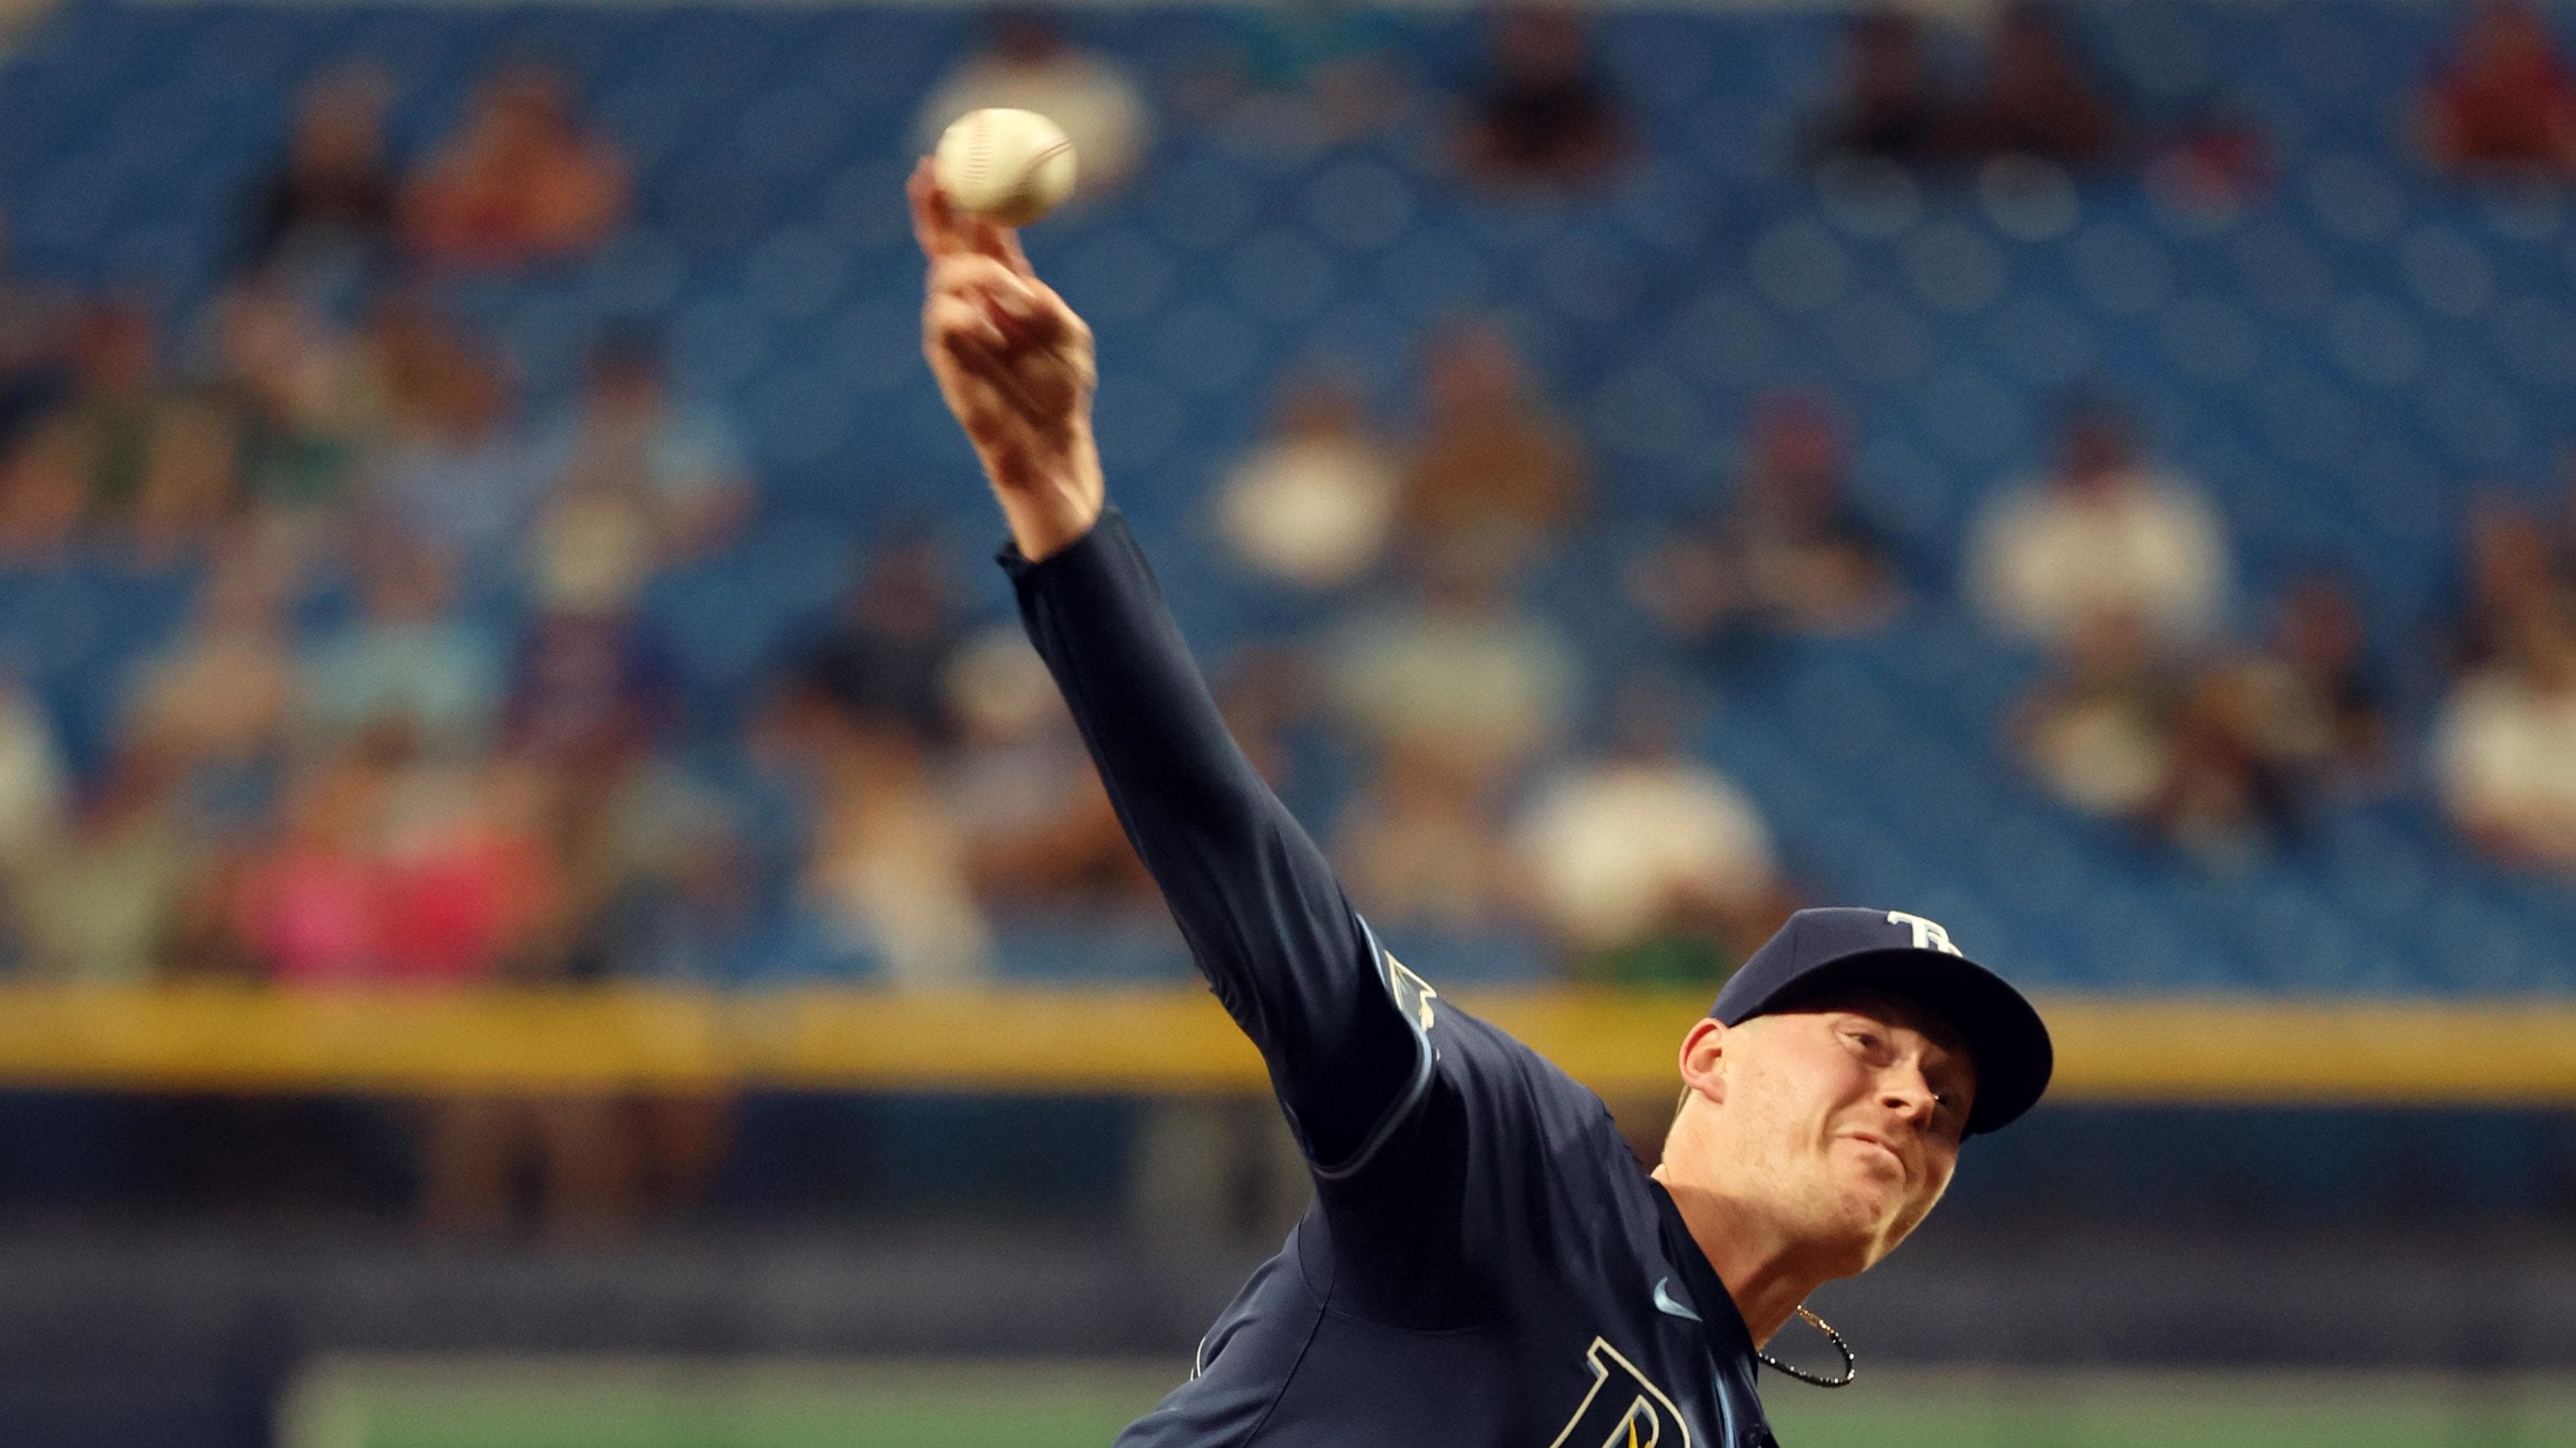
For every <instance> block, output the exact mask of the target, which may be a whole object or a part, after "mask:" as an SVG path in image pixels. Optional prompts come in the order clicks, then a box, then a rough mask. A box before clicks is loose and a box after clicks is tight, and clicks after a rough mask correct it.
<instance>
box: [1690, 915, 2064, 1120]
mask: <svg viewBox="0 0 2576 1448" xmlns="http://www.w3.org/2000/svg"><path fill="white" fill-rule="evenodd" d="M1845 989H1854V990H1883V991H1885V992H1887V993H1888V994H1890V995H1893V996H1900V997H1903V998H1904V999H1906V1000H1910V1001H1913V1002H1915V1003H1917V1004H1919V1005H1921V1006H1922V1007H1923V1008H1924V1009H1926V1010H1929V1011H1931V1012H1932V1013H1933V1014H1934V1015H1936V1016H1939V1017H1940V1018H1941V1019H1943V1020H1945V1021H1947V1022H1949V1023H1950V1026H1951V1028H1952V1029H1954V1030H1956V1031H1957V1032H1958V1033H1959V1036H1960V1039H1961V1040H1963V1041H1964V1042H1966V1044H1967V1048H1968V1056H1969V1058H1970V1059H1971V1060H1973V1061H1975V1062H1976V1066H1977V1100H1976V1104H1975V1105H1974V1106H1972V1107H1970V1108H1969V1110H1968V1125H1967V1130H1966V1133H1965V1134H1966V1135H1969V1136H1978V1135H1982V1134H1984V1133H1986V1132H1989V1131H1993V1130H1996V1129H1998V1128H2000V1127H2003V1126H2007V1125H2010V1124H2011V1122H2012V1120H2013V1118H2015V1117H2017V1116H2019V1115H2021V1114H2022V1113H2023V1112H2025V1111H2028V1110H2029V1109H2030V1108H2031V1105H2032V1103H2034V1102H2036V1101H2038V1100H2039V1096H2040V1093H2041V1092H2043V1091H2046V1090H2047V1089H2048V1076H2049V1072H2050V1071H2051V1070H2052V1069H2054V1067H2055V1065H2056V1060H2057V1054H2056V1050H2055V1048H2053V1047H2052V1046H2050V1045H2049V1042H2048V1026H2047V1024H2046V1023H2044V1022H2042V1021H2041V1020H2040V1018H2039V1012H2038V1011H2036V1010H2034V1009H2032V1007H2031V1004H2030V1002H2029V1001H2028V1000H2025V999H2024V998H2023V997H2022V993H2021V992H2020V991H2017V990H2015V989H2013V988H2012V986H2011V985H2009V984H2007V983H2006V982H2005V980H2004V978H2003V977H2002V976H1999V975H1997V974H1995V973H1994V972H1993V971H1991V970H1988V969H1986V968H1985V967H1984V966H1982V965H1979V964H1977V963H1976V962H1975V961H1973V960H1970V959H1968V958H1967V957H1966V956H1965V955H1962V954H1960V953H1959V948H1958V947H1957V946H1955V945H1953V944H1951V943H1950V932H1948V931H1946V930H1944V929H1942V928H1941V927H1940V926H1939V925H1937V924H1935V923H1933V922H1932V921H1929V920H1926V919H1924V918H1923V917H1922V916H1919V915H1908V914H1906V913H1905V912H1903V911H1901V910H1856V909H1851V908H1848V907H1836V908H1832V909H1824V910H1801V911H1799V912H1798V913H1797V914H1795V915H1792V916H1790V917H1789V923H1788V924H1786V925H1783V926H1781V927H1780V930H1779V933H1777V934H1775V935H1773V936H1772V937H1771V938H1770V939H1769V940H1768V941H1765V942H1764V943H1763V946H1762V948H1761V949H1760V950H1757V951H1755V952H1753V958H1752V959H1750V960H1747V961H1746V962H1744V965H1743V966H1742V968H1740V969H1738V970H1737V971H1736V972H1735V974H1734V975H1732V976H1729V977H1728V978H1727V981H1726V985H1725V987H1724V988H1723V989H1721V990H1720V991H1718V993H1717V1003H1716V1004H1715V1005H1712V1006H1710V1007H1709V1008H1708V1013H1709V1014H1710V1015H1711V1016H1714V1017H1716V1018H1717V1019H1718V1020H1721V1021H1724V1022H1725V1023H1726V1024H1728V1025H1730V1026H1733V1025H1740V1024H1742V1023H1743V1022H1745V1021H1748V1020H1750V1019H1752V1018H1753V1017H1755V1016H1759V1015H1767V1014H1769V1013H1770V1012H1773V1011H1783V1010H1791V1009H1795V1008H1796V1007H1797V1006H1798V1005H1799V1004H1801V1003H1802V1002H1804V1001H1807V1000H1810V999H1813V998H1814V997H1816V996H1818V995H1821V994H1823V993H1824V992H1826V991H1831V990H1845Z"/></svg>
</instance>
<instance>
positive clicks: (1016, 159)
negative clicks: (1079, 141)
mask: <svg viewBox="0 0 2576 1448" xmlns="http://www.w3.org/2000/svg"><path fill="white" fill-rule="evenodd" d="M932 174H933V175H934V176H935V177H936V178H937V179H938V182H939V189H940V190H942V191H944V192H946V193H948V196H949V199H951V200H953V201H955V202H956V203H957V204H958V205H959V206H962V207H964V208H966V209H967V210H968V211H971V212H974V213H975V214H976V215H978V216H981V217H983V218H984V219H985V220H987V221H990V222H992V223H993V224H994V225H996V226H1026V225H1028V224H1029V223H1030V222H1032V221H1035V220H1037V219H1038V218H1039V217H1041V216H1044V215H1046V214H1047V213H1048V212H1050V211H1053V210H1055V209H1056V208H1057V207H1058V206H1061V205H1063V204H1064V201H1065V198H1066V197H1069V196H1071V195H1072V194H1073V176H1074V162H1073V142H1071V141H1069V140H1067V139H1065V134H1064V131H1063V129H1062V128H1061V127H1059V126H1057V125H1056V123H1055V122H1053V121H1050V120H1048V119H1047V118H1046V117H1044V116H1042V115H1039V114H1038V113H1037V112H1035V111H1014V110H1006V109H999V108H996V109H991V110H981V111H968V112H967V113H966V114H964V115H962V116H959V117H958V118H957V119H956V120H955V121H953V122H951V123H950V124H949V127H948V129H947V130H946V131H944V132H942V133H940V137H939V151H938V153H937V155H936V156H935V157H934V158H933V160H932Z"/></svg>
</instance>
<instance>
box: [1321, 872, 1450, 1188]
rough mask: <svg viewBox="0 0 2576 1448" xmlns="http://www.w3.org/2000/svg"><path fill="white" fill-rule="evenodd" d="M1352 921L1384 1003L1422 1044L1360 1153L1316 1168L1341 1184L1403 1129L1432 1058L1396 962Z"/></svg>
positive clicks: (1424, 1091)
mask: <svg viewBox="0 0 2576 1448" xmlns="http://www.w3.org/2000/svg"><path fill="white" fill-rule="evenodd" d="M1351 919H1352V920H1354V921H1357V922H1358V924H1359V927H1360V934H1361V936H1362V937H1364V938H1365V939H1366V940H1367V941H1368V948H1369V964H1370V966H1371V968H1373V969H1375V970H1376V971H1377V973H1378V977H1379V981H1380V983H1381V984H1383V985H1384V986H1385V987H1386V996H1387V1000H1388V1001H1389V1002H1391V1003H1393V1004H1394V1006H1395V1008H1396V1009H1397V1010H1399V1011H1402V1012H1403V1013H1404V1023H1405V1025H1406V1026H1408V1027H1410V1028H1411V1029H1412V1031H1413V1039H1414V1040H1415V1041H1416V1042H1417V1043H1419V1044H1420V1045H1421V1047H1422V1054H1421V1058H1420V1059H1419V1060H1417V1061H1416V1062H1415V1063H1414V1067H1413V1082H1412V1084H1411V1085H1409V1086H1407V1087H1405V1088H1404V1094H1403V1095H1402V1096H1400V1097H1398V1098H1396V1101H1395V1104H1394V1105H1392V1106H1389V1107H1388V1108H1387V1109H1386V1115H1385V1116H1383V1117H1381V1118H1380V1119H1379V1121H1378V1124H1377V1125H1376V1127H1374V1128H1373V1129H1371V1130H1370V1132H1369V1134H1368V1140H1366V1141H1364V1142H1362V1143H1360V1149H1359V1151H1358V1152H1357V1153H1355V1154H1354V1155H1353V1156H1352V1157H1351V1159H1350V1160H1349V1161H1346V1162H1343V1163H1342V1164H1341V1165H1339V1166H1331V1167H1326V1166H1318V1167H1316V1168H1315V1175H1317V1176H1319V1177H1321V1178H1323V1179H1324V1180H1326V1181H1328V1182H1337V1181H1340V1180H1342V1179H1343V1178H1345V1177H1348V1176H1351V1175H1354V1174H1355V1173H1357V1172H1358V1171H1359V1169H1360V1168H1362V1167H1364V1166H1367V1165H1368V1164H1369V1159H1370V1158H1372V1157H1374V1156H1376V1155H1377V1154H1378V1151H1379V1150H1380V1149H1381V1148H1383V1147H1384V1146H1385V1145H1386V1144H1387V1141H1388V1140H1389V1139H1390V1138H1392V1137H1393V1136H1394V1135H1395V1131H1396V1128H1397V1127H1399V1126H1402V1125H1403V1124H1404V1119H1405V1118H1406V1117H1408V1116H1411V1115H1412V1114H1413V1109H1414V1108H1415V1107H1417V1106H1419V1105H1421V1104H1422V1098H1423V1097H1425V1096H1427V1095H1429V1094H1431V1063H1432V1059H1433V1054H1432V1049H1431V1031H1430V1029H1429V1028H1428V1027H1426V1026H1425V1025H1423V1023H1422V1013H1421V1012H1420V1011H1417V1010H1413V1009H1411V1008H1409V1007H1408V1006H1406V1005H1405V1003H1404V999H1403V997H1401V996H1399V995H1397V994H1396V993H1395V961H1394V959H1393V957H1391V956H1389V955H1388V954H1387V953H1386V947H1384V946H1382V945H1379V944H1378V943H1377V932H1376V931H1374V930H1371V929H1369V923H1368V921H1367V920H1366V919H1365V918H1363V917H1362V916H1361V915H1360V913H1359V912H1358V911H1356V910H1354V911H1352V912H1351Z"/></svg>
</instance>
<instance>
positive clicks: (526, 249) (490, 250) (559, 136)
mask: <svg viewBox="0 0 2576 1448" xmlns="http://www.w3.org/2000/svg"><path fill="white" fill-rule="evenodd" d="M627 185H628V182H627V164H626V158H625V156H624V155H623V154H622V153H621V152H620V151H619V150H618V148H617V146H616V144H615V143H614V142H613V141H611V140H610V139H609V138H608V137H607V136H605V135H603V134H601V133H600V132H598V131H596V130H594V129H592V128H590V127H589V126H587V125H585V124H584V123H583V122H582V121H581V120H580V118H579V117H578V116H577V115H576V114H575V112H574V106H573V95H572V86H571V83H570V82H569V81H567V80H566V79H565V78H564V77H563V76H562V75H560V74H558V73H557V72H555V71H553V70H551V69H549V68H547V67H544V66H539V65H531V64H526V63H521V64H517V65H512V66H509V67H507V68H505V69H503V70H502V71H500V72H499V73H498V74H496V75H495V76H493V77H492V78H491V79H490V80H489V81H486V82H485V83H484V85H483V88H482V89H481V91H480V92H479V93H478V94H477V95H476V96H475V97H474V100H473V103H472V107H471V109H470V111H469V113H468V114H467V116H466V119H465V124H464V126H463V128H462V129H460V130H459V131H458V132H457V134H455V135H454V136H452V137H450V138H449V139H448V141H447V143H446V144H445V145H443V146H441V147H440V148H439V149H438V151H437V152H436V153H435V154H433V155H432V156H431V157H430V158H429V162H428V164H427V166H426V167H424V168H423V169H422V171H421V173H420V174H419V175H418V176H417V177H415V178H413V180H412V181H411V183H410V185H409V187H408V188H407V190H406V193H405V195H404V197H403V203H402V204H403V214H404V229H405V233H406V235H407V236H408V238H409V240H410V243H411V246H412V248H413V249H414V250H415V251H416V252H417V253H419V255H420V256H422V257H423V258H424V259H426V260H428V261H430V262H433V263H437V264H440V265H445V266H458V267H490V268H499V269H511V268H517V267H524V266H530V265H534V264H537V263H541V262H549V261H560V260H564V259H567V258H571V257H576V256H579V255H581V254H583V253H584V252H587V251H589V250H591V249H592V248H593V247H595V246H597V245H598V244H599V243H600V241H601V240H603V239H604V238H605V237H606V236H607V235H608V233H609V232H610V230H612V229H613V228H614V227H615V226H616V225H617V223H618V222H619V221H621V220H623V219H624V217H625V215H626V204H627V194H626V193H627Z"/></svg>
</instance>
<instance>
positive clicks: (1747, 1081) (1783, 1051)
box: [1718, 992, 1976, 1273]
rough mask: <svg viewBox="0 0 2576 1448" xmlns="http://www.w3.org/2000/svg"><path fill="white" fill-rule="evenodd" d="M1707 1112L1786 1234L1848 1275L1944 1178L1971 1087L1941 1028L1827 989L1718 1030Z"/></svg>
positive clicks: (1902, 1010)
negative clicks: (1721, 1123) (1790, 1007)
mask: <svg viewBox="0 0 2576 1448" xmlns="http://www.w3.org/2000/svg"><path fill="white" fill-rule="evenodd" d="M1724 1045H1725V1049H1724V1056H1725V1058H1727V1059H1726V1060H1725V1064H1724V1067H1723V1070H1724V1098H1723V1100H1722V1102H1721V1103H1720V1107H1721V1109H1720V1111H1719V1113H1718V1114H1719V1116H1720V1117H1721V1118H1733V1120H1731V1121H1727V1122H1726V1123H1725V1128H1724V1130H1723V1135H1724V1136H1725V1137H1726V1138H1727V1140H1728V1142H1729V1148H1730V1150H1732V1151H1734V1152H1737V1153H1740V1154H1741V1157H1740V1160H1741V1161H1742V1163H1743V1164H1744V1165H1746V1166H1747V1167H1752V1168H1754V1169H1755V1170H1754V1171H1752V1172H1748V1174H1747V1176H1746V1177H1745V1178H1744V1180H1745V1181H1746V1182H1747V1184H1748V1185H1750V1184H1755V1183H1758V1184H1759V1185H1758V1189H1759V1190H1763V1191H1765V1192H1768V1193H1771V1194H1774V1203H1773V1205H1774V1207H1775V1209H1776V1210H1777V1212H1778V1213H1779V1214H1780V1218H1781V1221H1782V1224H1783V1226H1784V1227H1785V1228H1787V1229H1788V1230H1790V1231H1792V1232H1794V1233H1796V1234H1797V1235H1799V1236H1801V1237H1802V1238H1804V1239H1806V1240H1807V1241H1808V1242H1810V1243H1811V1244H1812V1245H1813V1246H1815V1247H1817V1248H1818V1249H1821V1250H1824V1251H1827V1252H1829V1253H1831V1254H1832V1255H1834V1256H1835V1257H1836V1259H1837V1260H1836V1263H1835V1266H1836V1268H1837V1270H1838V1271H1840V1272H1842V1273H1854V1272H1859V1271H1861V1270H1863V1269H1865V1268H1867V1267H1868V1266H1869V1265H1870V1264H1872V1263H1874V1262H1876V1261H1877V1260H1878V1259H1879V1258H1881V1257H1883V1256H1885V1255H1887V1253H1888V1252H1890V1251H1891V1250H1893V1249H1894V1248H1895V1246H1896V1244H1897V1243H1899V1242H1901V1241H1903V1240H1905V1237H1906V1234H1907V1233H1910V1232H1912V1231H1913V1230H1914V1227H1915V1225H1916V1224H1917V1223H1919V1222H1921V1221H1922V1220H1923V1218H1924V1215H1925V1214H1926V1213H1928V1212H1930V1211H1931V1210H1932V1204H1933V1203H1935V1202H1937V1201H1939V1200H1940V1199H1941V1193H1942V1192H1943V1191H1944V1190H1945V1189H1947V1188H1948V1186H1949V1185H1950V1173H1951V1171H1952V1170H1953V1169H1954V1168H1955V1167H1956V1166H1957V1165H1958V1160H1959V1137H1960V1133H1961V1131H1962V1130H1963V1129H1964V1127H1965V1126H1966V1124H1967V1119H1968V1107H1969V1104H1970V1100H1971V1097H1972V1095H1973V1093H1974V1091H1975V1089H1976V1079H1975V1072H1974V1070H1973V1069H1972V1068H1971V1066H1970V1063H1969V1060H1968V1056H1967V1053H1966V1052H1965V1051H1964V1050H1963V1049H1961V1048H1960V1047H1959V1045H1958V1043H1957V1040H1956V1038H1955V1036H1953V1035H1952V1033H1951V1032H1950V1030H1949V1028H1948V1027H1947V1026H1946V1025H1945V1024H1943V1023H1942V1022H1940V1021H1939V1020H1938V1019H1937V1018H1935V1017H1933V1016H1931V1015H1930V1014H1929V1013H1928V1012H1925V1011H1923V1010H1921V1009H1920V1008H1919V1007H1916V1006H1914V1005H1912V1004H1910V1003H1909V1002H1906V1001H1903V1000H1900V999H1898V998H1896V997H1893V996H1887V995H1881V994H1878V993H1876V992H1854V993H1851V994H1847V995H1839V996H1833V997H1827V998H1824V999H1822V1000H1819V1001H1817V1002H1816V1003H1814V1004H1813V1005H1811V1006H1810V1007H1808V1008H1806V1009H1803V1010H1796V1011H1783V1012H1779V1013H1777V1014H1773V1015H1766V1016H1758V1017H1756V1018H1754V1019H1753V1020H1750V1021H1747V1022H1745V1023H1744V1024H1743V1025H1741V1026H1738V1027H1736V1028H1734V1029H1733V1030H1730V1031H1728V1032H1726V1034H1725V1038H1724Z"/></svg>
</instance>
